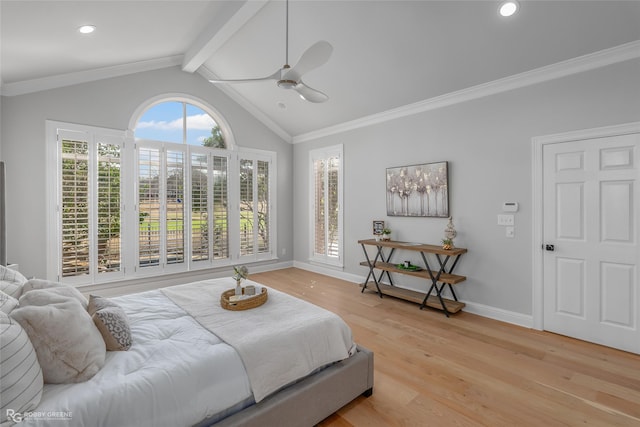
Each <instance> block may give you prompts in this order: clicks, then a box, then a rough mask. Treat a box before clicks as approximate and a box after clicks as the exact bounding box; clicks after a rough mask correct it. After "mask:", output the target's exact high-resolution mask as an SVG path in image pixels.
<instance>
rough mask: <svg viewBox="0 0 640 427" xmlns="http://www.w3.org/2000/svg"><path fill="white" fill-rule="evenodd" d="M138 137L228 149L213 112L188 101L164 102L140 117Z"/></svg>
mask: <svg viewBox="0 0 640 427" xmlns="http://www.w3.org/2000/svg"><path fill="white" fill-rule="evenodd" d="M134 131H135V138H136V139H138V140H152V141H164V142H175V143H178V144H188V145H194V146H204V147H210V148H223V149H224V148H228V147H227V142H226V138H225V135H224V132H223V130H222V128H221V127H220V125H219V124H218V123H217V121H216V120H215V119H214V118H213V117H212V115H211V114H209V113H207V112H206V111H205V110H204V109H203V108H202V107H200V106H198V105H194V104H192V103H189V102H186V101H164V102H160V103H157V104H155V105H152V106H151V107H149V108H148V109H147V110H146V111H145V112H144V113H143V114H142V115H141V116H140V118H139V119H138V122H137V123H136V126H135V129H134Z"/></svg>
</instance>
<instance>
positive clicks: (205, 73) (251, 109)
mask: <svg viewBox="0 0 640 427" xmlns="http://www.w3.org/2000/svg"><path fill="white" fill-rule="evenodd" d="M197 73H198V74H200V75H201V76H202V77H204V78H205V79H207V80H216V79H218V78H219V77H218V76H216V75H215V74H214V73H213V72H212V71H211V70H209V69H208V68H207V67H206V66H204V65H203V66H201V67H200V68H198V71H197ZM215 86H216V88H218V89H220V90H221V91H222V92H223V93H224V94H225V95H227V96H228V97H229V98H231V99H232V100H234V101H235V102H236V103H237V104H238V105H240V106H241V107H242V108H244V109H245V110H247V112H248V113H249V114H251V115H252V116H253V117H255V118H256V119H257V120H258V121H259V122H261V123H262V124H263V125H265V126H266V127H268V128H269V129H270V130H271V131H272V132H274V133H275V134H276V135H278V136H279V137H280V138H282V139H284V140H285V141H286V142H288V143H291V142H292V141H293V138H292V136H291V135H290V134H289V133H288V132H287V131H285V130H284V129H282V128H281V127H280V126H279V125H278V124H277V123H276V122H274V121H273V120H271V118H270V117H269V116H267V115H266V114H264V113H263V112H262V111H261V110H260V109H259V108H257V107H256V106H255V105H253V104H252V103H251V102H249V101H248V100H247V98H245V97H244V96H242V95H240V93H239V92H237V91H236V90H235V89H233V88H231V86H229V85H228V84H217V85H215Z"/></svg>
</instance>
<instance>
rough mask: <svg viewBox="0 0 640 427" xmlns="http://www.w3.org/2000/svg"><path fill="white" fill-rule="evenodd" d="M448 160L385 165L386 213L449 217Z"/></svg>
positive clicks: (390, 214) (392, 214)
mask: <svg viewBox="0 0 640 427" xmlns="http://www.w3.org/2000/svg"><path fill="white" fill-rule="evenodd" d="M448 171H449V166H448V162H438V163H424V164H420V165H412V166H401V167H394V168H387V215H389V216H420V217H437V218H446V217H448V216H449V172H448Z"/></svg>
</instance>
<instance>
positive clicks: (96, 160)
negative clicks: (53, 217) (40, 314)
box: [56, 129, 124, 283]
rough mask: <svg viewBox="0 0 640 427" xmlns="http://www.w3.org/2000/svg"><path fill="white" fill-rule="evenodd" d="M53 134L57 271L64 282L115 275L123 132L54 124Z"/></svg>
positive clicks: (119, 263)
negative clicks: (104, 132)
mask: <svg viewBox="0 0 640 427" xmlns="http://www.w3.org/2000/svg"><path fill="white" fill-rule="evenodd" d="M56 134H57V147H58V153H59V157H58V159H59V160H58V171H59V180H58V183H59V186H58V212H59V225H60V230H61V233H60V239H59V245H60V246H59V251H60V252H59V253H60V257H59V262H60V264H59V266H58V276H59V277H60V280H63V279H65V280H64V281H66V282H70V283H81V282H82V283H86V282H95V281H99V280H103V279H104V280H106V279H108V278H113V277H114V276H121V275H122V274H123V266H122V243H121V238H120V224H121V220H122V204H121V201H120V193H121V161H120V159H121V153H122V147H123V139H124V136H114V135H102V134H100V133H99V132H97V131H96V132H91V131H87V132H83V131H71V130H65V129H57V130H56ZM98 276H100V277H101V278H102V279H100V278H99V277H98Z"/></svg>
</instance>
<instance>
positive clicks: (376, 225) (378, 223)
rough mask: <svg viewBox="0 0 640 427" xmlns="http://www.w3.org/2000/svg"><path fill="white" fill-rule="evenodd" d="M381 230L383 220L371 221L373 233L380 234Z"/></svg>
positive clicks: (382, 228)
mask: <svg viewBox="0 0 640 427" xmlns="http://www.w3.org/2000/svg"><path fill="white" fill-rule="evenodd" d="M382 230H384V221H373V235H374V236H380V235H382Z"/></svg>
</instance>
